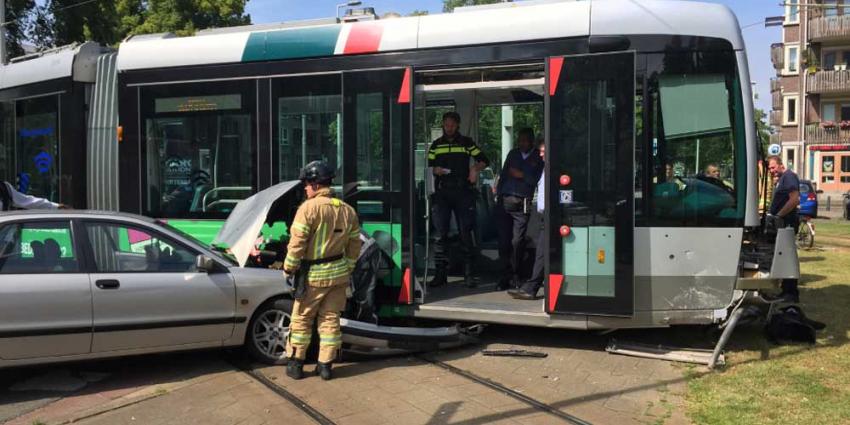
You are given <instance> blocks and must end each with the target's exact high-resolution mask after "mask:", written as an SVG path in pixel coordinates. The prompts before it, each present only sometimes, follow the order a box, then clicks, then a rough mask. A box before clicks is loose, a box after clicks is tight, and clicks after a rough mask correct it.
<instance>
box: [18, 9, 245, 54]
mask: <svg viewBox="0 0 850 425" xmlns="http://www.w3.org/2000/svg"><path fill="white" fill-rule="evenodd" d="M18 1H22V0H18ZM29 1H30V2H32V0H29ZM245 3H247V0H217V1H209V0H116V1H114V2H112V1H97V2H91V3H80V2H79V0H48V1H47V3H45V4H44V5H42V6H38V7H37V8H35V10H34V18H33V20H34V22H33V25H32V30H31V34H30V35H31V39H32V41H33V42H34V43H35V44H36V45H37V46H38V47H40V48H49V47H53V46H61V45H65V44H70V43H73V42H84V41H89V40H92V41H97V42H100V43H103V44H108V45H115V44H117V43H119V42H120V41H121V40H123V39H124V38H125V37H127V36H129V35H136V34H152V33H161V32H174V33H176V34H177V35H181V36H186V35H192V34H194V33H195V32H196V31H197V30H200V29H205V28H217V27H228V26H235V25H247V24H250V23H251V17H250V15H247V14H245Z"/></svg>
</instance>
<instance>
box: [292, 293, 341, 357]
mask: <svg viewBox="0 0 850 425" xmlns="http://www.w3.org/2000/svg"><path fill="white" fill-rule="evenodd" d="M347 286H348V285H336V286H331V287H326V288H316V287H313V286H308V287H307V291H306V293H305V294H304V297H303V298H302V299H301V300H295V305H294V306H293V308H292V321H291V323H290V325H289V338H288V339H287V342H286V356H287V357H288V358H290V359H293V358H294V359H299V360H304V358H305V357H306V356H307V348H309V347H310V340H311V338H312V337H313V321H314V320H316V318H317V317H318V321H319V326H318V327H319V361H320V362H322V363H330V362H332V361H334V359H336V356H337V352H338V351H339V348H340V346H341V345H342V331H340V329H339V316H340V312H341V311H342V310H343V309H344V308H345V300H346V297H345V288H346V287H347Z"/></svg>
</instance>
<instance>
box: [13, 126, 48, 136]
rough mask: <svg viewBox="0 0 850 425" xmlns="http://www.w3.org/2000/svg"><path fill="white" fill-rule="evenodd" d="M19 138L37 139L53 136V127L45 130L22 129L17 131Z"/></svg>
mask: <svg viewBox="0 0 850 425" xmlns="http://www.w3.org/2000/svg"><path fill="white" fill-rule="evenodd" d="M18 133H19V134H20V135H21V137H39V136H49V135H51V134H53V127H45V128H22V129H20V130H19V131H18Z"/></svg>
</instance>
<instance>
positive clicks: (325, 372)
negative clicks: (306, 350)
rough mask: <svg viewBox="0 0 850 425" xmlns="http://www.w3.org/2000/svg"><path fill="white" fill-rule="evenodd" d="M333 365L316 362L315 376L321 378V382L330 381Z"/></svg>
mask: <svg viewBox="0 0 850 425" xmlns="http://www.w3.org/2000/svg"><path fill="white" fill-rule="evenodd" d="M332 366H333V363H322V362H318V363H317V364H316V375H319V376H320V377H322V380H323V381H330V380H331V378H333V374H332V373H331V369H332Z"/></svg>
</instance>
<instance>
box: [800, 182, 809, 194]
mask: <svg viewBox="0 0 850 425" xmlns="http://www.w3.org/2000/svg"><path fill="white" fill-rule="evenodd" d="M806 193H809V184H808V183H800V195H804V194H806Z"/></svg>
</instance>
